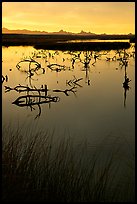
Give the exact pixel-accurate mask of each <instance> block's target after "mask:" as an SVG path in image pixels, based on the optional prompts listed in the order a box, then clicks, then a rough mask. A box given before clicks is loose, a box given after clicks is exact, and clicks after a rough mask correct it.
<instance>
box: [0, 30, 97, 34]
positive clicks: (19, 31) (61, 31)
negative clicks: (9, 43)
mask: <svg viewBox="0 0 137 204" xmlns="http://www.w3.org/2000/svg"><path fill="white" fill-rule="evenodd" d="M2 33H3V34H6V33H7V34H64V35H67V34H68V35H73V34H79V35H95V33H90V32H85V31H83V30H82V31H81V32H80V33H72V32H67V31H64V30H60V31H58V32H46V31H37V30H36V31H31V30H27V29H22V30H19V29H17V30H10V29H7V28H2Z"/></svg>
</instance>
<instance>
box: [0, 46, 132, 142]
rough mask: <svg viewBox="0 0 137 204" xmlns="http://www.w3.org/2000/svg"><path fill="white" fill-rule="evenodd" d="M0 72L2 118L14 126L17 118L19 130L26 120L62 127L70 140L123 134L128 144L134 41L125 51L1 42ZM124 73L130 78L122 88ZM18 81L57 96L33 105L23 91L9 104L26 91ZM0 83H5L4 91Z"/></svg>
mask: <svg viewBox="0 0 137 204" xmlns="http://www.w3.org/2000/svg"><path fill="white" fill-rule="evenodd" d="M124 57H125V59H124ZM32 59H33V60H34V61H33V60H32ZM21 60H23V62H20V61H21ZM25 60H26V61H27V60H28V61H27V63H26V61H25ZM31 60H32V61H31ZM125 61H128V64H127V65H126V63H125ZM19 62H20V63H19ZM18 63H19V66H18V67H17V64H18ZM38 64H39V65H38ZM37 65H38V66H40V67H37ZM2 75H3V77H5V76H6V75H7V81H6V80H4V81H3V84H2V92H3V94H2V119H3V124H9V123H11V124H12V125H13V127H15V126H16V125H17V124H18V123H19V124H20V126H22V128H24V130H25V129H26V128H27V127H29V126H30V125H31V126H32V127H33V128H35V127H37V129H51V130H53V129H56V133H57V135H58V133H59V132H61V133H63V132H64V131H65V130H66V129H67V130H69V131H70V134H71V135H73V137H74V140H76V142H79V141H82V139H83V138H87V141H88V142H89V143H98V142H99V141H100V140H101V139H102V138H104V137H106V136H107V135H114V136H117V137H123V136H124V137H125V138H126V139H127V140H128V142H129V143H131V144H132V145H133V146H134V134H135V124H134V121H135V101H134V99H135V53H134V46H133V47H131V48H130V49H129V50H126V52H124V50H120V51H119V50H118V51H114V50H111V51H100V52H94V51H87V52H86V51H81V52H78V51H77V52H72V51H71V52H69V51H64V52H63V51H52V50H36V49H34V48H33V47H31V46H14V47H12V46H11V47H3V48H2ZM127 78H129V79H130V80H131V81H130V82H129V84H127V85H129V87H128V86H127V87H125V88H124V87H123V82H124V81H125V80H127ZM19 84H20V86H25V87H29V88H32V89H33V90H32V91H30V93H31V95H36V94H37V95H38V94H40V92H38V91H36V90H35V89H41V88H44V87H45V85H47V89H48V90H47V94H48V96H50V97H59V98H60V100H59V102H51V103H43V104H41V105H38V104H37V105H35V106H33V105H32V102H33V101H34V100H36V99H35V97H31V98H30V97H29V99H26V98H25V99H21V100H26V101H27V100H28V101H27V102H28V103H29V105H27V106H23V107H21V106H19V105H16V104H12V103H13V102H14V101H15V100H16V99H17V98H18V97H21V96H24V95H25V96H26V95H27V92H25V91H24V92H23V91H22V92H21V91H19V90H18V91H17V90H15V89H14V88H15V87H16V86H17V85H19ZM5 86H6V87H8V88H9V87H10V88H11V89H9V91H7V92H6V93H5V91H6V87H5ZM8 88H7V90H8ZM20 88H21V87H19V89H20ZM12 89H13V90H12ZM41 95H43V93H42V92H41ZM46 100H47V99H46ZM30 101H31V102H30ZM20 103H22V102H20ZM30 103H31V105H30ZM57 135H56V137H58V136H57Z"/></svg>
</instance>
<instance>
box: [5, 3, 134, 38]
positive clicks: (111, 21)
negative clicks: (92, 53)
mask: <svg viewBox="0 0 137 204" xmlns="http://www.w3.org/2000/svg"><path fill="white" fill-rule="evenodd" d="M2 27H5V28H8V29H12V30H16V29H28V30H39V31H47V32H56V31H59V30H61V29H63V30H65V31H67V32H74V33H79V32H80V31H81V30H84V31H85V32H92V33H97V34H101V33H107V34H128V33H133V34H134V33H135V3H134V2H40V3H38V2H4V3H3V4H2Z"/></svg>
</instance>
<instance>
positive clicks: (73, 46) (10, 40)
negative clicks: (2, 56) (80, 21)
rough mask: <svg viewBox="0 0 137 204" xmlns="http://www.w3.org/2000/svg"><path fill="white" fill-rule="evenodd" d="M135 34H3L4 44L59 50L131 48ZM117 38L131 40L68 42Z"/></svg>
mask: <svg viewBox="0 0 137 204" xmlns="http://www.w3.org/2000/svg"><path fill="white" fill-rule="evenodd" d="M134 38H135V36H134V35H60V34H56V35H55V34H47V35H27V34H2V45H3V46H15V45H17V46H18V45H32V46H34V47H35V48H38V49H53V50H56V49H59V50H93V49H94V50H102V49H103V50H111V49H122V48H129V47H130V42H134ZM78 39H79V40H80V39H81V40H87V39H99V40H112V39H113V40H116V39H118V40H119V39H121V40H123V39H129V40H130V42H75V43H74V42H66V41H68V40H78Z"/></svg>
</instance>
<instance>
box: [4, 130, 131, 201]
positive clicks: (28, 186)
mask: <svg viewBox="0 0 137 204" xmlns="http://www.w3.org/2000/svg"><path fill="white" fill-rule="evenodd" d="M26 132H27V131H26ZM27 138H29V140H28V139H27ZM2 143H3V145H2V200H3V201H5V202H6V201H13V202H14V201H18V202H20V201H35V202H39V201H44V202H134V201H135V191H134V152H132V153H131V155H129V154H128V158H127V157H125V158H123V157H121V159H120V163H118V165H116V163H115V162H116V160H117V159H118V158H119V156H118V154H119V148H120V150H121V149H122V148H121V147H119V146H117V145H116V146H115V145H114V144H118V143H115V141H113V143H114V144H113V148H112V147H111V148H110V150H108V152H107V153H105V151H103V146H105V143H103V144H101V145H100V146H99V147H97V148H96V149H95V150H92V151H91V153H90V154H89V152H88V149H87V145H86V143H85V142H84V141H83V145H81V146H77V145H74V144H73V143H72V141H71V139H70V138H68V137H67V138H66V139H65V140H60V141H55V140H54V135H52V134H49V133H48V131H47V132H46V133H44V132H42V131H41V132H37V133H36V134H34V135H28V134H26V135H25V137H24V135H22V132H21V130H19V129H17V130H14V131H12V130H10V129H8V128H5V127H3V138H2ZM128 148H129V147H128ZM127 150H129V149H127ZM127 150H126V151H127ZM129 152H130V151H129ZM104 153H105V155H104ZM103 155H104V156H105V157H104V156H103ZM102 159H103V162H102ZM124 165H125V166H124ZM121 167H122V169H123V168H124V169H123V172H124V174H123V173H122V174H119V172H120V171H119V170H120V168H121ZM129 175H130V176H129Z"/></svg>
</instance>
